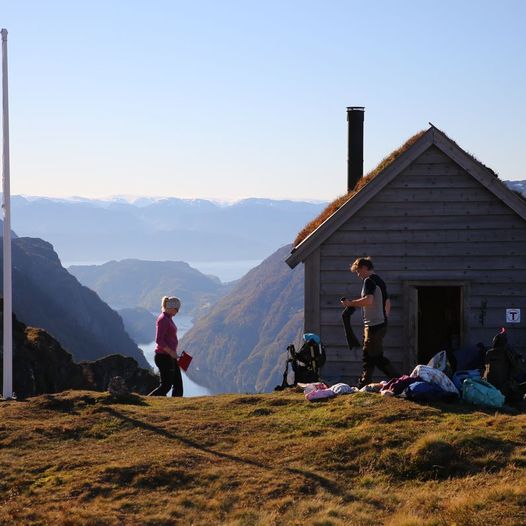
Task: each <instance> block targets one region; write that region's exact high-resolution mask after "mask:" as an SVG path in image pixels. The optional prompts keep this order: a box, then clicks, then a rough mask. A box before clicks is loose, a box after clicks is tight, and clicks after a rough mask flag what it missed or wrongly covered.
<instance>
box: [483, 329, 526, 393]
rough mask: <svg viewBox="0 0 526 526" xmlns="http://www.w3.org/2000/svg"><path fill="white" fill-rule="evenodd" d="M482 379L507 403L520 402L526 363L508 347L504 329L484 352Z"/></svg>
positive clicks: (525, 382) (520, 355)
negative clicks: (495, 389) (504, 398)
mask: <svg viewBox="0 0 526 526" xmlns="http://www.w3.org/2000/svg"><path fill="white" fill-rule="evenodd" d="M484 379H485V380H487V381H488V382H490V383H491V384H493V385H494V386H495V387H497V389H499V390H500V391H501V392H502V393H503V394H504V395H505V396H506V397H507V398H508V401H515V400H520V399H521V398H522V396H523V395H524V393H525V392H526V362H525V360H524V358H523V356H522V354H520V353H519V352H517V351H516V350H515V349H514V348H513V347H511V346H510V345H508V338H507V333H506V329H501V330H500V332H499V333H498V334H497V335H496V336H495V338H493V348H491V349H489V350H488V351H487V352H486V366H485V370H484Z"/></svg>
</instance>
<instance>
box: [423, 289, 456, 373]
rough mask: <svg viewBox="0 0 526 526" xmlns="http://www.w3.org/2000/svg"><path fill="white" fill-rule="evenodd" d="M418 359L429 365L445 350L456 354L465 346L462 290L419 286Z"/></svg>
mask: <svg viewBox="0 0 526 526" xmlns="http://www.w3.org/2000/svg"><path fill="white" fill-rule="evenodd" d="M415 288H416V300H417V313H416V314H417V316H416V317H417V320H416V322H417V323H416V325H417V326H416V329H417V330H416V333H417V338H416V343H417V349H416V351H417V352H416V355H417V356H416V358H417V363H421V364H426V363H427V362H428V361H429V360H430V359H431V358H432V357H433V356H434V355H435V354H436V353H438V352H439V351H442V350H447V351H452V350H455V349H457V348H458V347H459V346H460V345H461V334H462V318H463V313H462V287H461V286H434V285H419V286H416V287H415Z"/></svg>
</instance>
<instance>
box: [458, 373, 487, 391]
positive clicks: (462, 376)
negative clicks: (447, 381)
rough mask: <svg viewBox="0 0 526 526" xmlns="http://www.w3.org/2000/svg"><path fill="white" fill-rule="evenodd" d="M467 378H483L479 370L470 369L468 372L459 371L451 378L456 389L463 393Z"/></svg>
mask: <svg viewBox="0 0 526 526" xmlns="http://www.w3.org/2000/svg"><path fill="white" fill-rule="evenodd" d="M466 378H481V375H480V371H479V370H478V369H468V370H467V371H457V372H456V373H455V374H454V375H453V376H452V378H451V380H452V381H453V383H454V384H455V387H456V388H457V389H458V390H459V392H462V384H463V383H464V380H465V379H466Z"/></svg>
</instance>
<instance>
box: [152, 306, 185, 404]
mask: <svg viewBox="0 0 526 526" xmlns="http://www.w3.org/2000/svg"><path fill="white" fill-rule="evenodd" d="M180 308H181V301H180V300H179V298H176V297H169V296H164V297H163V299H162V300H161V314H160V315H159V317H158V318H157V322H156V324H155V326H156V331H155V343H156V344H157V345H156V347H155V365H157V367H158V368H159V374H160V375H161V384H160V385H159V387H158V388H157V389H154V390H153V391H152V392H151V393H150V395H149V396H166V394H167V393H168V391H169V390H170V388H172V396H183V379H182V377H181V370H180V369H179V365H178V364H177V359H178V358H179V355H178V354H177V345H178V343H179V342H178V340H177V327H176V325H175V323H174V322H173V319H172V318H173V317H174V316H175V315H176V314H177V313H178V312H179V309H180Z"/></svg>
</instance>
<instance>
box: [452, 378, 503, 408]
mask: <svg viewBox="0 0 526 526" xmlns="http://www.w3.org/2000/svg"><path fill="white" fill-rule="evenodd" d="M462 398H463V399H464V400H465V401H466V402H470V403H472V404H475V405H486V406H489V407H502V406H503V405H504V395H503V394H502V393H501V392H500V391H499V390H498V389H497V388H496V387H494V386H493V385H491V384H490V383H489V382H486V380H482V379H480V378H466V379H465V380H464V383H463V384H462Z"/></svg>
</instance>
